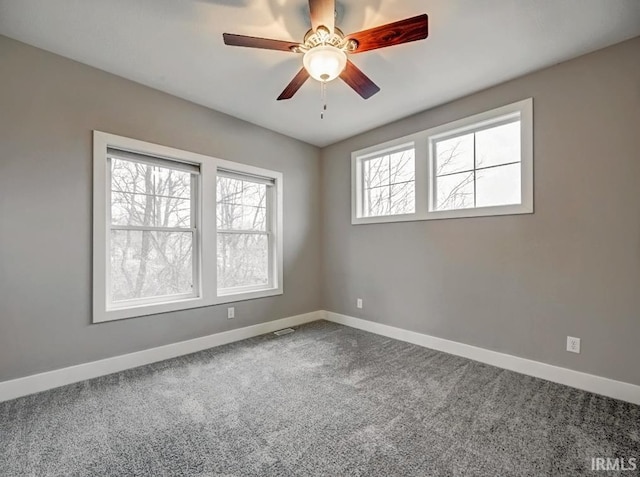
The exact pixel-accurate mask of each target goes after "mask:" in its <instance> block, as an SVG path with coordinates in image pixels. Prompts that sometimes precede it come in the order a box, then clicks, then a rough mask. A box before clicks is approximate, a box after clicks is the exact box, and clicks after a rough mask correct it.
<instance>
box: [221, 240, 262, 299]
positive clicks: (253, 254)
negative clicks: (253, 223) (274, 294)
mask: <svg viewBox="0 0 640 477" xmlns="http://www.w3.org/2000/svg"><path fill="white" fill-rule="evenodd" d="M268 283H269V239H268V236H267V235H266V234H242V233H235V234H234V233H224V232H219V233H218V288H219V289H220V288H234V287H242V286H258V285H268Z"/></svg>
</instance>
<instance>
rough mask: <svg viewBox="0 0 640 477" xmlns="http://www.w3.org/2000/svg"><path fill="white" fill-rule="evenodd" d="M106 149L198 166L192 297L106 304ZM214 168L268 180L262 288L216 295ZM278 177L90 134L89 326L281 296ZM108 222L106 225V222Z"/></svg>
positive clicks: (280, 185) (280, 179) (280, 177)
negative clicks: (266, 278)
mask: <svg viewBox="0 0 640 477" xmlns="http://www.w3.org/2000/svg"><path fill="white" fill-rule="evenodd" d="M107 148H114V149H119V150H123V151H129V152H133V153H138V154H145V155H148V156H152V157H158V158H163V159H167V160H171V161H174V162H178V163H180V162H182V163H188V164H193V165H196V166H198V167H199V169H200V174H199V176H198V178H199V179H198V181H197V182H198V184H197V186H196V188H195V189H196V190H195V196H196V199H195V200H196V204H197V205H196V209H197V211H196V234H195V235H196V239H195V241H194V251H193V254H194V256H195V257H196V259H197V260H198V263H197V267H196V268H195V270H197V280H195V283H194V291H193V296H189V297H184V296H179V297H174V298H173V299H172V297H158V298H154V299H150V300H145V302H144V303H142V302H140V303H130V304H129V306H126V305H127V304H126V303H125V304H123V302H120V303H119V304H118V305H117V306H114V305H112V304H110V303H109V300H108V295H107V294H108V292H109V288H108V279H109V275H108V273H109V232H110V214H111V210H110V209H111V200H110V189H111V187H110V185H111V183H110V170H109V161H108V158H107ZM218 169H222V170H225V171H234V172H237V173H239V174H245V175H250V176H255V177H263V178H265V179H269V180H272V181H273V183H274V186H273V187H274V188H275V191H274V193H273V204H272V207H271V211H270V213H271V221H272V222H271V224H272V227H274V228H273V230H274V235H275V237H274V240H273V244H272V245H271V247H270V248H271V250H270V253H271V254H273V255H272V257H271V258H270V283H269V284H268V286H265V287H255V288H253V287H252V288H251V289H241V290H237V293H225V294H218V290H217V266H216V260H217V230H216V227H217V224H216V209H217V207H216V177H217V172H218ZM282 215H283V175H282V173H280V172H276V171H271V170H267V169H263V168H260V167H255V166H249V165H246V164H241V163H237V162H232V161H227V160H224V159H218V158H215V157H210V156H205V155H203V154H197V153H193V152H188V151H183V150H180V149H175V148H171V147H167V146H161V145H158V144H153V143H149V142H144V141H139V140H136V139H131V138H127V137H122V136H117V135H114V134H109V133H104V132H101V131H94V132H93V322H94V323H100V322H104V321H112V320H120V319H125V318H133V317H137V316H145V315H154V314H158V313H166V312H171V311H178V310H186V309H190V308H199V307H204V306H212V305H219V304H223V303H232V302H237V301H243V300H251V299H255V298H263V297H268V296H275V295H281V294H282V293H283V291H284V287H283V275H284V274H283V217H282ZM108 221H109V222H108Z"/></svg>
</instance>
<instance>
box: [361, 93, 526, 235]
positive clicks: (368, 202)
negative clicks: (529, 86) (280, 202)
mask: <svg viewBox="0 0 640 477" xmlns="http://www.w3.org/2000/svg"><path fill="white" fill-rule="evenodd" d="M531 212H533V106H532V100H531V99H528V100H524V101H520V102H518V103H514V104H510V105H507V106H503V107H501V108H497V109H494V110H491V111H487V112H484V113H481V114H477V115H475V116H471V117H468V118H463V119H460V120H458V121H454V122H452V123H448V124H444V125H442V126H438V127H435V128H432V129H429V130H426V131H421V132H419V133H416V134H412V135H411V136H407V137H404V138H400V139H397V140H394V141H390V142H388V143H384V144H381V145H377V146H372V147H369V148H367V149H363V150H360V151H356V152H354V153H353V154H352V223H353V224H366V223H376V222H397V221H405V220H428V219H442V218H456V217H476V216H486V215H508V214H524V213H531Z"/></svg>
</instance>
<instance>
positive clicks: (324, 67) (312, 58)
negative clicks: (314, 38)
mask: <svg viewBox="0 0 640 477" xmlns="http://www.w3.org/2000/svg"><path fill="white" fill-rule="evenodd" d="M302 63H303V64H304V67H305V69H306V70H307V72H308V73H309V74H310V75H311V77H312V78H313V79H315V80H318V81H324V82H327V81H331V80H334V79H336V78H337V77H338V76H340V73H342V70H344V67H345V66H346V65H347V54H346V53H345V52H344V51H342V50H340V49H339V48H336V47H335V46H329V45H325V46H316V47H315V48H312V49H311V50H309V51H307V52H306V53H305V54H304V58H303V59H302Z"/></svg>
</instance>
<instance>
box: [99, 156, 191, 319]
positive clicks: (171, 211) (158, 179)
mask: <svg viewBox="0 0 640 477" xmlns="http://www.w3.org/2000/svg"><path fill="white" fill-rule="evenodd" d="M107 161H108V164H109V165H108V172H109V178H108V179H107V181H108V183H109V191H108V192H109V196H110V208H109V216H110V220H109V233H108V242H109V260H108V262H107V266H108V272H107V277H108V280H107V293H108V298H109V303H110V304H111V306H112V307H114V308H115V307H128V306H135V305H143V304H147V303H157V302H159V301H167V300H177V299H184V298H193V297H197V296H198V266H199V261H198V259H197V250H198V246H197V243H198V242H197V240H198V234H197V228H198V224H197V215H198V214H197V210H198V201H197V190H198V187H197V184H198V179H199V174H200V168H199V167H198V166H196V165H193V164H187V163H178V162H175V161H168V160H166V159H159V158H154V157H150V156H144V155H141V154H133V153H130V152H127V151H121V150H117V149H111V148H109V149H107Z"/></svg>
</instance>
